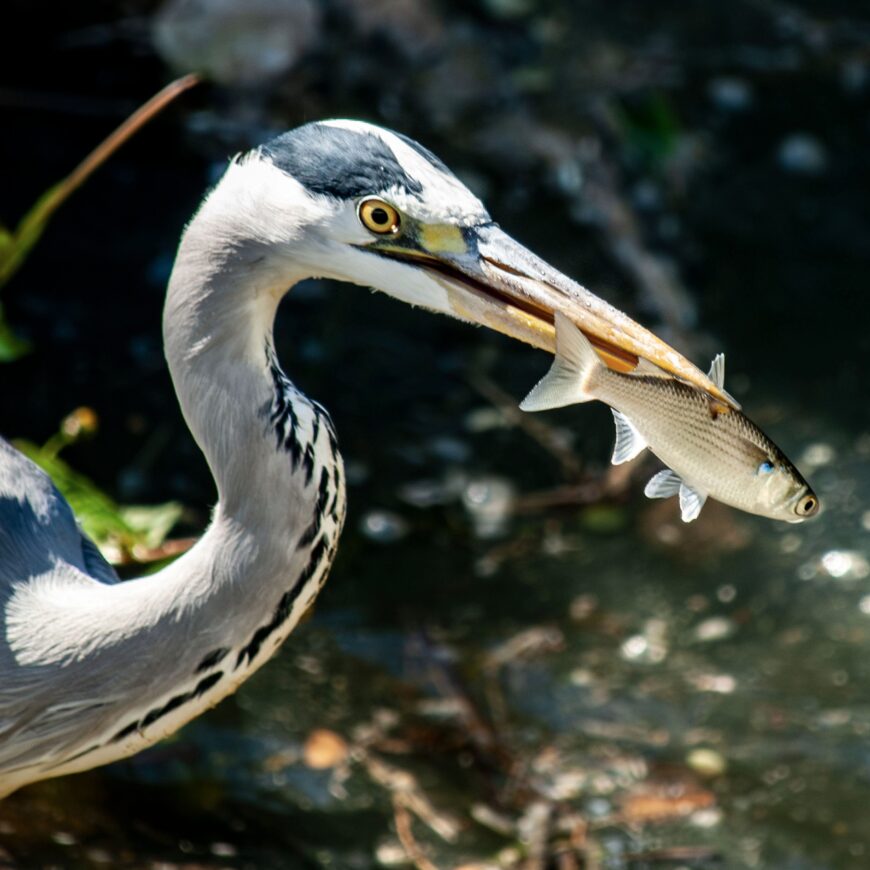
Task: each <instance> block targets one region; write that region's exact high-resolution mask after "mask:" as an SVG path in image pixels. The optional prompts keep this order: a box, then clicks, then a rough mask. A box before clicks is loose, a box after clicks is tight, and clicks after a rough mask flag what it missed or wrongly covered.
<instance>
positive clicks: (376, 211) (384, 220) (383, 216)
mask: <svg viewBox="0 0 870 870" xmlns="http://www.w3.org/2000/svg"><path fill="white" fill-rule="evenodd" d="M372 220H373V221H374V222H375V223H376V224H377V225H378V226H381V227H382V226H384V225H385V224H388V223H389V222H390V216H389V215H388V214H387V211H386V209H383V208H373V209H372Z"/></svg>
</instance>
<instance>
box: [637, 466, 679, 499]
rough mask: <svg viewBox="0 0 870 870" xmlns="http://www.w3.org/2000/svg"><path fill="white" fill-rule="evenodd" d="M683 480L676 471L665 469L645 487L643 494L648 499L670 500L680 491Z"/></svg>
mask: <svg viewBox="0 0 870 870" xmlns="http://www.w3.org/2000/svg"><path fill="white" fill-rule="evenodd" d="M682 485H683V479H682V478H681V477H680V475H679V474H677V472H676V471H671V469H670V468H665V469H664V470H663V471H660V472H659V473H658V474H655V475H653V476H652V477H651V478H650V480H649V483H648V484H647V485H646V486H645V487H644V490H643V494H644V495H645V496H646V497H647V498H670V497H671V496H672V495H676V494H677V493H678V492H679V491H680V487H681V486H682Z"/></svg>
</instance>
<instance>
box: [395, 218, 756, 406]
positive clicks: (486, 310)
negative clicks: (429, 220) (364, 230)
mask: <svg viewBox="0 0 870 870" xmlns="http://www.w3.org/2000/svg"><path fill="white" fill-rule="evenodd" d="M454 238H455V237H454ZM421 241H422V242H424V244H423V245H421V247H420V248H419V249H417V250H410V249H407V248H405V249H404V250H398V249H396V248H394V249H392V250H391V251H390V252H389V256H395V257H398V258H400V259H403V260H405V261H407V262H413V263H414V264H415V265H417V266H418V267H422V268H425V269H426V270H427V271H429V272H430V274H432V276H433V277H435V278H436V280H438V281H439V283H441V285H442V286H443V287H444V288H445V289H446V290H447V294H448V298H449V300H450V304H451V306H452V308H453V312H454V314H455V315H456V316H457V317H460V318H462V319H463V320H469V321H472V322H475V323H480V324H483V325H485V326H488V327H490V328H491V329H495V330H497V331H498V332H502V333H504V334H505V335H509V336H511V337H512V338H516V339H519V340H520V341H524V342H527V343H528V344H531V345H534V346H535V347H539V348H541V349H543V350H546V351H549V352H550V353H555V350H556V338H555V328H554V326H553V320H554V313H555V312H556V311H560V312H562V314H564V315H565V316H566V317H568V318H569V319H570V320H571V321H573V322H574V323H575V324H576V326H577V327H578V328H579V329H581V330H582V331H583V332H584V333H585V334H586V336H587V337H588V338H589V339H590V341H591V342H592V343H593V345H594V346H595V348H596V350H597V351H598V353H599V355H600V356H601V358H602V360H603V361H604V362H605V363H606V364H607V365H608V366H609V367H610V368H612V369H615V370H616V371H621V372H632V371H634V370H635V369H636V368H637V366H638V364H639V362H640V360H642V359H644V360H648V361H649V362H650V363H653V364H654V365H655V366H657V367H658V368H659V369H661V370H663V371H664V372H666V373H668V374H671V375H674V376H675V377H678V378H680V379H681V380H683V381H686V382H687V383H689V384H692V385H693V386H695V387H697V388H698V389H701V390H703V391H705V392H706V393H708V394H709V395H710V396H712V397H714V398H716V399H717V400H719V401H720V402H722V403H724V404H725V405H726V406H730V407H739V406H737V405H736V404H735V402H734V400H733V399H732V398H731V397H730V396H729V395H727V394H726V393H724V392H723V391H722V390H721V389H720V388H719V387H718V386H717V385H716V384H714V383H713V382H712V381H711V380H710V379H709V378H708V377H707V375H705V374H704V373H703V372H702V371H701V370H700V369H698V368H696V367H695V366H694V365H693V364H692V363H691V362H689V361H688V360H687V359H686V358H685V357H684V356H682V354H680V353H678V352H677V351H676V350H674V349H673V348H672V347H671V346H670V345H668V344H666V343H665V342H663V341H662V340H661V339H659V338H657V337H656V336H655V335H653V333H651V332H650V331H649V330H647V329H644V328H643V327H642V326H641V325H640V324H638V323H635V321H633V320H632V319H631V318H630V317H628V316H627V315H626V314H623V313H622V312H621V311H619V310H618V309H616V308H614V307H613V306H612V305H610V304H609V303H607V302H605V301H604V300H603V299H600V298H599V297H597V296H595V295H594V294H593V293H590V292H589V291H588V290H587V289H586V288H585V287H583V286H581V285H580V284H578V283H577V282H576V281H572V280H571V279H570V278H568V277H567V276H565V275H563V274H562V273H561V272H559V271H558V270H556V269H554V268H553V267H552V266H550V265H549V264H548V263H546V262H545V261H544V260H542V259H541V258H540V257H537V256H535V255H534V254H533V253H532V252H531V251H529V250H528V249H527V248H524V247H523V246H522V245H520V244H519V243H518V242H516V241H514V240H513V239H512V238H511V237H510V236H509V235H508V234H507V233H505V232H504V231H503V230H502V229H500V228H499V227H498V226H496V225H495V224H488V225H485V226H482V227H475V228H469V229H466V230H464V231H463V241H464V244H462V245H457V244H455V243H454V244H451V245H437V244H436V245H433V244H425V242H427V241H429V239H421ZM433 241H434V239H433ZM384 253H387V252H386V251H384Z"/></svg>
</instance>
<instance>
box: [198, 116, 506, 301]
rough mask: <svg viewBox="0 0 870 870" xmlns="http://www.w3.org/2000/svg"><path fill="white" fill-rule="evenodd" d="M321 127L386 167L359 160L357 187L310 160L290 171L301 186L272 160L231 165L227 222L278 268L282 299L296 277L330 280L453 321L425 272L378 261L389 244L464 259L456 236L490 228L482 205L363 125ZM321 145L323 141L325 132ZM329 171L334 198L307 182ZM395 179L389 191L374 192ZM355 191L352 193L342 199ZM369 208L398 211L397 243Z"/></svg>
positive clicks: (253, 158) (426, 158)
mask: <svg viewBox="0 0 870 870" xmlns="http://www.w3.org/2000/svg"><path fill="white" fill-rule="evenodd" d="M317 126H318V127H320V128H327V129H335V130H336V131H343V132H341V133H338V132H337V135H339V136H343V137H348V136H349V137H350V138H351V141H353V139H354V138H355V137H359V138H360V139H361V141H363V142H366V143H369V144H371V143H372V142H373V141H375V142H376V147H378V148H384V147H385V148H386V149H388V150H387V151H385V152H383V154H384V156H385V158H386V159H383V160H382V161H381V162H380V163H378V162H377V158H376V159H375V163H374V169H373V168H372V166H371V165H369V164H367V163H366V161H365V160H362V159H360V160H359V161H358V165H359V172H358V174H359V179H358V180H357V179H356V178H355V177H354V176H351V179H350V180H348V179H347V177H341V176H340V175H339V171H340V170H341V168H342V167H340V166H339V167H329V165H328V163H327V164H326V165H323V164H318V163H315V162H314V160H313V158H312V160H311V163H312V164H314V165H313V166H312V167H306V166H303V168H302V169H301V170H297V171H296V175H298V176H300V178H301V180H300V178H297V177H296V175H294V174H290V172H288V171H285V170H284V169H283V168H281V167H280V166H279V165H276V162H274V161H273V160H272V159H270V158H269V156H266V155H263V154H260V153H257V152H255V153H252V154H250V155H248V156H246V157H244V158H242V159H241V160H240V161H238V162H236V163H234V164H233V165H231V167H230V168H229V170H228V171H227V174H226V176H225V177H224V179H223V181H222V182H221V185H220V190H221V194H222V195H221V196H220V200H221V201H222V202H223V203H225V204H226V205H225V207H224V208H223V209H222V210H223V213H224V215H225V214H226V211H227V210H228V209H229V208H232V209H233V212H234V213H235V215H236V218H235V220H236V221H237V222H238V221H241V222H243V223H244V228H240V231H241V232H244V234H245V235H246V236H247V237H249V238H254V239H258V240H261V241H262V242H263V246H264V250H268V251H269V256H270V257H274V258H275V259H276V264H275V269H274V271H275V274H276V278H277V276H278V275H279V274H280V276H281V279H280V280H281V282H282V283H283V285H284V289H286V282H287V275H288V270H291V269H292V270H295V271H296V272H297V273H298V278H302V277H326V278H333V279H336V280H340V281H348V282H351V283H354V284H359V285H362V286H366V287H373V288H375V289H377V290H381V291H383V292H385V293H388V294H389V295H391V296H395V297H396V298H398V299H401V300H402V301H404V302H407V303H409V304H411V305H415V306H423V307H425V308H428V309H430V310H434V311H439V312H441V313H446V314H453V315H454V316H456V314H457V312H455V311H454V310H453V308H452V307H451V304H450V301H449V299H448V294H447V292H446V290H445V288H444V286H443V283H442V282H440V281H438V280H437V278H435V277H433V276H432V275H431V274H430V273H428V272H427V271H425V270H422V269H420V268H418V267H415V266H413V265H409V264H407V263H404V262H401V261H400V260H397V259H391V258H388V257H384V256H379V255H378V254H377V253H375V251H376V249H377V248H378V247H381V248H382V247H383V246H384V245H385V244H391V243H395V246H401V245H403V244H411V243H412V242H413V243H416V238H417V235H419V234H422V235H425V237H426V238H425V241H426V242H427V243H429V244H446V245H449V246H451V247H450V253H451V254H453V255H457V254H462V253H463V250H464V248H463V246H464V244H465V242H464V239H463V236H462V228H463V227H469V226H476V225H481V224H487V223H489V222H490V217H489V215H488V213H487V211H486V209H485V208H484V206H483V204H482V203H481V202H480V200H479V199H477V197H475V196H474V194H472V193H471V191H469V190H468V188H467V187H465V185H463V184H462V183H461V182H460V181H459V180H458V179H457V178H456V177H455V176H453V175H452V174H451V173H450V172H449V170H447V169H446V167H443V168H442V166H439V164H438V161H437V158H434V157H433V156H431V155H428V154H427V152H425V151H424V150H423V149H420V150H419V151H418V150H417V149H416V148H415V147H413V145H412V144H408V143H407V142H406V141H404V140H403V139H402V138H401V137H400V136H398V135H396V134H394V133H391V132H389V131H387V130H383V129H381V128H380V127H376V126H373V125H371V124H364V123H362V122H359V121H327V122H323V123H322V124H320V125H317ZM291 135H292V134H291ZM326 135H327V138H328V135H329V134H326ZM319 136H320V138H321V139H322V138H323V130H322V129H321V131H320V133H319ZM372 137H375V140H373V139H372ZM417 147H419V146H417ZM293 156H294V157H295V158H296V159H297V161H298V160H299V157H298V155H295V154H294V155H293ZM356 159H357V158H356V157H355V156H354V155H351V156H350V157H349V158H347V164H348V166H349V167H350V169H351V170H354V169H356V168H357V164H356V163H355V162H354V161H355V160H356ZM302 162H304V160H303V161H302ZM384 164H386V170H385V172H384V173H382V175H381V176H378V175H377V173H376V170H378V169H380V168H382V167H383V165H384ZM306 169H307V170H308V172H309V176H308V177H307V176H306V174H305V171H306ZM330 171H335V173H336V176H337V177H336V179H335V183H336V185H338V186H339V187H338V192H337V193H330V192H325V193H324V192H320V191H319V190H318V189H317V183H319V176H315V179H314V181H312V180H311V178H310V175H311V173H315V172H317V173H320V175H323V176H328V174H329V172H330ZM370 177H371V178H372V180H373V183H372V184H371V186H370V187H369V186H367V185H366V181H367V180H368V179H369V178H370ZM392 177H394V178H395V183H392V184H386V185H385V184H383V183H382V184H380V185H378V184H377V183H375V182H376V181H379V180H382V179H386V180H387V181H389V180H390V179H391V178H392ZM328 180H329V179H328V178H327V181H325V182H324V184H326V183H327V182H328ZM305 181H308V186H306V184H305V183H303V182H305ZM340 185H344V187H340ZM352 185H353V189H352V190H351V191H349V190H346V189H345V188H349V187H351V186H352ZM312 188H314V189H313V190H312ZM216 193H217V191H216ZM339 194H340V195H339ZM212 198H214V197H212ZM212 198H210V200H209V202H207V203H206V205H205V206H204V208H203V211H205V210H206V209H207V208H208V207H209V205H210V201H211V199H212ZM370 200H374V201H380V202H383V203H384V204H386V205H387V206H388V207H390V208H392V209H395V213H396V214H397V215H398V221H399V222H400V223H401V227H400V228H399V231H398V232H397V233H396V234H395V236H394V238H388V237H386V236H385V234H384V233H382V232H376V231H373V229H372V228H371V227H372V226H373V224H371V223H370V224H369V226H367V225H366V222H365V220H364V216H363V214H361V204H363V203H365V202H366V201H370ZM215 205H217V203H215ZM412 234H413V236H414V237H413V238H412ZM367 248H369V249H371V251H372V252H371V253H370V252H369V251H367V250H366V249H367ZM436 253H437V251H436Z"/></svg>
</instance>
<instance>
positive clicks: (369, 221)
mask: <svg viewBox="0 0 870 870" xmlns="http://www.w3.org/2000/svg"><path fill="white" fill-rule="evenodd" d="M358 214H359V219H360V220H361V221H362V224H363V226H364V227H365V228H366V229H367V230H371V232H373V233H377V234H378V235H381V236H383V235H386V234H387V233H392V234H395V233H397V232H399V226H400V225H401V218H400V217H399V212H398V211H396V209H394V208H393V206H391V205H390V204H389V203H387V202H384V201H383V200H382V199H364V200H363V201H362V202H361V203H360V204H359V211H358Z"/></svg>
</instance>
